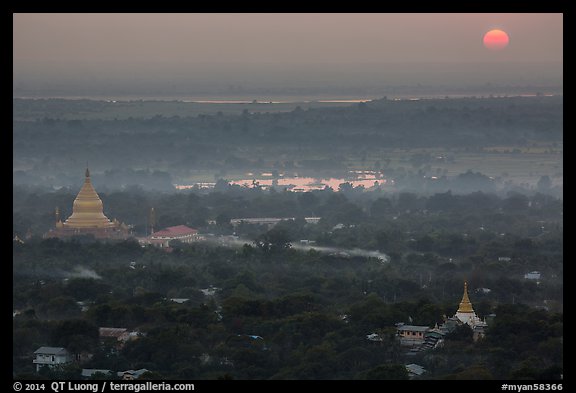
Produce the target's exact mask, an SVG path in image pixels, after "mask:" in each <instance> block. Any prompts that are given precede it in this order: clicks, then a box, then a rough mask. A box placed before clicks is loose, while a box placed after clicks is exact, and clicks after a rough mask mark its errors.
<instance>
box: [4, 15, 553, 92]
mask: <svg viewBox="0 0 576 393" xmlns="http://www.w3.org/2000/svg"><path fill="white" fill-rule="evenodd" d="M13 21H14V25H13V54H14V57H13V64H14V82H15V85H16V84H17V83H27V82H30V81H40V80H42V78H43V77H44V78H54V77H57V78H60V80H61V81H65V80H66V78H80V77H82V78H96V79H98V78H106V77H112V76H114V77H116V78H119V77H120V76H121V75H124V76H130V75H135V74H136V75H139V77H150V78H152V77H158V76H159V75H160V76H161V77H162V78H166V75H167V74H170V75H171V78H172V79H171V80H172V81H176V80H177V79H178V78H188V77H193V76H194V75H193V69H194V67H203V68H202V70H203V72H205V71H206V70H207V69H210V67H211V66H212V65H218V67H220V68H221V69H222V67H224V68H223V69H225V72H224V71H222V72H221V73H220V74H219V78H220V79H222V77H223V75H224V76H227V77H228V79H229V81H230V82H233V80H234V77H233V71H232V70H233V66H232V65H238V66H240V67H243V68H242V69H243V70H246V69H250V67H252V66H254V69H261V68H262V67H263V65H266V66H267V67H274V66H277V67H278V68H279V69H280V68H285V67H287V66H290V65H297V66H298V67H300V68H299V69H301V70H302V69H305V67H307V66H309V65H310V66H312V65H316V66H318V64H320V63H321V64H327V63H328V64H332V65H335V66H336V65H339V66H344V67H348V68H347V69H348V70H349V71H350V72H352V71H353V69H354V67H355V66H356V65H362V64H366V63H412V64H414V65H418V64H423V63H430V62H433V63H444V64H446V65H447V66H448V65H449V66H451V67H453V66H454V65H456V64H460V63H479V62H481V63H489V64H492V65H497V64H503V65H511V64H513V63H514V64H518V63H525V64H529V63H535V62H538V63H542V62H548V63H550V62H551V63H556V65H555V66H554V67H556V68H539V69H538V70H539V71H538V72H539V73H540V74H539V76H540V77H546V75H542V74H546V73H547V72H550V73H556V74H558V73H559V72H561V70H560V69H559V68H558V67H559V66H558V64H561V62H562V58H563V18H562V14H14V16H13ZM493 28H499V29H502V30H504V31H506V32H507V33H508V34H509V36H510V45H509V46H508V47H507V48H506V49H504V50H502V51H491V50H488V49H486V48H484V47H483V45H482V37H483V35H484V33H485V32H486V31H488V30H490V29H493ZM216 68H217V67H216ZM197 70H200V68H197ZM196 76H197V75H196ZM556 76H557V75H556Z"/></svg>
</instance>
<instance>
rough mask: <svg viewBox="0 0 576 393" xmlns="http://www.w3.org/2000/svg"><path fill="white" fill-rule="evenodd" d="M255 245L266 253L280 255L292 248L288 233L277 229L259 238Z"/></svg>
mask: <svg viewBox="0 0 576 393" xmlns="http://www.w3.org/2000/svg"><path fill="white" fill-rule="evenodd" d="M254 243H255V244H256V246H257V247H258V248H260V249H261V250H262V251H264V252H265V253H278V252H282V251H285V250H287V249H289V248H290V247H292V245H291V244H290V238H289V237H288V234H287V232H286V231H285V230H283V229H276V228H272V229H271V230H269V231H268V232H266V233H265V234H263V235H261V236H259V237H258V238H257V239H256V240H255V242H254Z"/></svg>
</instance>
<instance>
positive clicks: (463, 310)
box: [454, 281, 483, 327]
mask: <svg viewBox="0 0 576 393" xmlns="http://www.w3.org/2000/svg"><path fill="white" fill-rule="evenodd" d="M454 316H455V317H456V318H458V319H459V320H460V321H461V322H463V323H466V324H468V325H469V326H471V327H474V326H476V325H481V324H483V322H482V321H481V320H480V318H478V316H477V315H476V313H475V312H474V308H472V303H471V302H470V298H469V297H468V283H467V282H466V281H464V294H463V295H462V301H461V302H460V306H459V307H458V311H456V315H454Z"/></svg>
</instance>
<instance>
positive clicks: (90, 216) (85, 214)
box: [64, 168, 115, 228]
mask: <svg viewBox="0 0 576 393" xmlns="http://www.w3.org/2000/svg"><path fill="white" fill-rule="evenodd" d="M103 211H104V208H103V205H102V200H101V199H100V197H99V196H98V194H97V193H96V190H95V189H94V187H93V186H92V182H91V181H90V171H89V170H88V168H86V178H85V179H84V185H83V186H82V188H81V189H80V192H79V193H78V196H76V199H75V200H74V205H73V206H72V215H71V216H70V217H68V219H67V220H66V221H65V222H64V227H66V228H112V227H115V224H114V223H113V222H111V221H110V220H109V219H108V217H106V216H105V215H104V212H103Z"/></svg>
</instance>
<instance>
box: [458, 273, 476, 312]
mask: <svg viewBox="0 0 576 393" xmlns="http://www.w3.org/2000/svg"><path fill="white" fill-rule="evenodd" d="M458 312H466V313H473V312H474V309H473V308H472V303H470V299H469V298H468V283H467V282H466V281H464V295H462V301H461V302H460V307H458Z"/></svg>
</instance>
